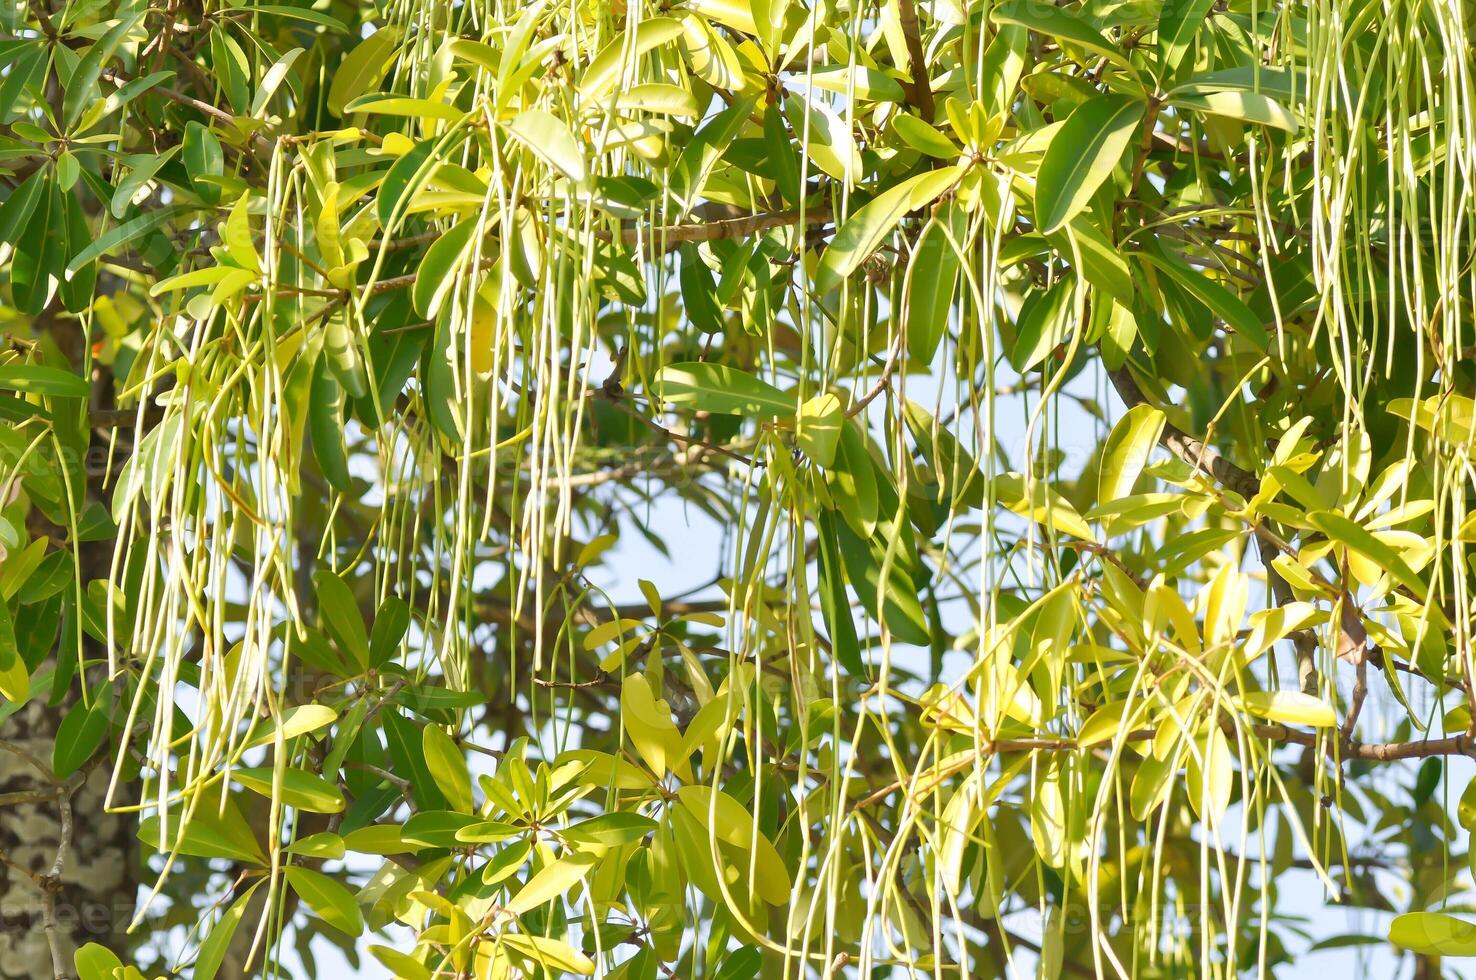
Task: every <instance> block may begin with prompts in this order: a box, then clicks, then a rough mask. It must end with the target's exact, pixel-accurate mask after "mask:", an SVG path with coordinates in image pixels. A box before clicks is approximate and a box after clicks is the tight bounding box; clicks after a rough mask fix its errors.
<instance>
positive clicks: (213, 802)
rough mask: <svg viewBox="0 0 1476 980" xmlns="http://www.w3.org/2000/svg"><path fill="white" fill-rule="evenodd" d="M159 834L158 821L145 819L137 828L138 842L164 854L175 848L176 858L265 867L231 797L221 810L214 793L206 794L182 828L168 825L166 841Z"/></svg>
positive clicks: (257, 847) (261, 854) (239, 808)
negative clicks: (222, 859)
mask: <svg viewBox="0 0 1476 980" xmlns="http://www.w3.org/2000/svg"><path fill="white" fill-rule="evenodd" d="M161 830H162V826H161V823H160V820H159V818H158V817H156V816H154V817H147V818H145V819H144V820H143V822H142V823H141V824H140V825H139V828H138V839H139V840H140V841H142V842H143V843H144V844H145V845H146V846H148V847H150V848H154V849H156V850H162V852H163V853H166V854H167V853H169V851H170V850H172V849H174V848H175V847H176V845H177V846H178V849H179V853H180V854H188V855H191V856H193V857H205V858H225V859H226V860H229V861H245V862H247V863H249V864H256V865H264V864H266V863H267V859H266V855H265V854H264V853H262V850H261V844H260V843H259V842H258V841H257V839H256V835H255V834H253V833H252V831H251V825H250V824H248V823H247V822H246V817H245V816H244V815H243V814H242V812H241V807H240V805H239V804H238V803H237V802H236V801H235V799H234V798H232V797H227V798H226V801H225V806H224V808H222V807H221V806H220V802H219V795H218V793H212V794H209V795H207V797H206V798H205V799H202V800H201V803H200V805H199V806H198V807H196V808H195V813H194V815H193V816H191V817H190V819H189V822H187V823H186V824H185V825H184V826H183V828H181V826H180V822H179V820H178V819H175V820H171V821H170V824H169V839H168V840H164V839H162V837H161Z"/></svg>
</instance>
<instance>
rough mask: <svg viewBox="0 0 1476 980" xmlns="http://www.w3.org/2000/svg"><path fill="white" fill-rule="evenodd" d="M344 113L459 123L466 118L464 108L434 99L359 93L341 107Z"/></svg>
mask: <svg viewBox="0 0 1476 980" xmlns="http://www.w3.org/2000/svg"><path fill="white" fill-rule="evenodd" d="M343 110H344V112H345V113H349V114H352V113H355V112H367V113H369V114H370V115H376V116H404V117H407V118H410V119H440V120H442V121H443V122H449V123H459V122H461V120H463V119H465V118H466V112H465V111H464V110H461V109H458V108H456V107H455V106H454V105H447V104H446V103H444V102H438V101H436V100H435V99H408V98H405V97H403V96H398V95H378V94H374V95H361V96H359V97H358V98H357V99H354V100H353V101H352V102H350V103H349V104H348V105H346V106H344V107H343Z"/></svg>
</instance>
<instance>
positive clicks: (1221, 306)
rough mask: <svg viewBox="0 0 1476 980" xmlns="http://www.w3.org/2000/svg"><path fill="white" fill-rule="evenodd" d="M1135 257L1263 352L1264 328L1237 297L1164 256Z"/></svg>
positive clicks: (1156, 254)
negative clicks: (1168, 279) (1150, 266)
mask: <svg viewBox="0 0 1476 980" xmlns="http://www.w3.org/2000/svg"><path fill="white" fill-rule="evenodd" d="M1139 254H1141V255H1142V256H1143V258H1144V259H1146V260H1147V261H1148V262H1149V263H1150V264H1152V265H1153V267H1154V268H1156V269H1158V270H1159V271H1160V272H1163V273H1165V274H1166V275H1167V276H1168V277H1169V278H1170V279H1172V280H1173V281H1174V282H1175V283H1177V284H1178V285H1180V286H1182V287H1183V288H1184V289H1185V290H1187V291H1188V292H1189V293H1190V295H1192V296H1193V297H1194V298H1195V299H1197V300H1199V301H1200V302H1201V303H1203V304H1204V305H1205V306H1206V307H1208V308H1209V310H1210V312H1212V313H1213V314H1214V315H1215V316H1216V317H1218V318H1219V319H1221V320H1223V321H1224V322H1225V323H1227V324H1229V325H1230V327H1231V329H1233V330H1234V331H1235V332H1236V333H1237V334H1239V335H1240V336H1242V337H1244V338H1245V339H1246V340H1248V341H1250V343H1251V344H1252V346H1254V347H1255V348H1256V350H1261V351H1264V350H1266V349H1267V346H1268V345H1269V344H1270V343H1271V338H1270V336H1269V335H1268V334H1267V333H1266V328H1265V327H1264V326H1262V325H1261V321H1260V319H1259V318H1258V317H1257V316H1256V315H1255V314H1254V313H1252V312H1251V309H1250V307H1248V306H1246V305H1245V301H1244V300H1242V299H1241V298H1240V297H1239V296H1237V295H1235V294H1234V293H1232V292H1231V291H1230V290H1228V289H1226V288H1225V287H1224V286H1222V285H1220V284H1219V283H1217V282H1215V281H1214V280H1212V279H1210V278H1209V277H1207V276H1205V275H1204V274H1202V273H1199V272H1195V271H1194V270H1193V269H1190V268H1189V267H1188V266H1186V265H1184V264H1183V263H1182V262H1180V261H1178V260H1177V259H1174V258H1172V257H1170V256H1169V255H1168V254H1167V253H1163V252H1149V251H1145V252H1141V253H1139Z"/></svg>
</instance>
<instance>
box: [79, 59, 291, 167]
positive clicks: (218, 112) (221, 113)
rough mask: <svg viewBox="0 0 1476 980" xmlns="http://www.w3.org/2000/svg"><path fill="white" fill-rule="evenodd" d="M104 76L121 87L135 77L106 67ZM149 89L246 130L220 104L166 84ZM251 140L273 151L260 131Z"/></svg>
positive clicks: (222, 121)
mask: <svg viewBox="0 0 1476 980" xmlns="http://www.w3.org/2000/svg"><path fill="white" fill-rule="evenodd" d="M102 77H103V78H106V79H107V80H108V81H110V82H112V83H113V84H114V85H117V86H118V87H119V88H122V87H123V86H124V85H126V84H128V83H129V82H131V81H133V79H131V78H129V77H128V76H127V75H124V74H122V73H121V72H116V71H113V70H112V69H104V70H103V72H102ZM149 91H151V92H155V93H157V94H159V95H162V96H164V98H166V99H169V100H170V101H171V102H176V103H178V104H179V105H182V106H186V107H188V108H190V109H194V110H195V111H196V112H202V113H204V114H205V115H207V116H209V117H210V118H212V119H214V120H216V121H217V122H220V123H224V124H225V125H227V126H230V127H233V128H234V129H235V130H236V131H237V132H240V133H245V132H246V128H245V127H244V126H242V125H241V121H240V120H239V119H238V118H236V117H235V116H233V115H231V114H230V113H229V112H226V111H225V110H224V109H221V108H219V107H218V106H213V105H211V104H210V103H209V102H202V101H200V100H199V99H197V98H195V97H194V96H191V95H185V94H184V93H183V92H180V91H177V90H175V89H172V88H169V87H168V86H165V85H155V86H153V88H151V89H149ZM251 142H252V146H254V147H255V148H256V149H257V150H259V151H261V152H263V153H270V152H271V151H272V141H271V140H269V139H267V138H266V137H265V136H263V135H261V134H260V133H252V134H251Z"/></svg>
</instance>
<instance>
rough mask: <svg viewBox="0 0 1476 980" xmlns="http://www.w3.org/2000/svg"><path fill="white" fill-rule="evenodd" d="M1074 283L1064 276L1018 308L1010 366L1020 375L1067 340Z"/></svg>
mask: <svg viewBox="0 0 1476 980" xmlns="http://www.w3.org/2000/svg"><path fill="white" fill-rule="evenodd" d="M1076 288H1077V283H1076V281H1075V280H1073V279H1072V278H1071V277H1069V276H1063V277H1061V278H1060V279H1058V280H1057V281H1056V284H1055V285H1054V286H1052V287H1051V288H1050V289H1049V290H1047V291H1046V292H1045V293H1043V294H1042V293H1039V292H1036V293H1032V294H1031V295H1030V296H1028V297H1027V298H1026V300H1025V303H1024V304H1023V305H1022V306H1021V307H1020V320H1019V324H1018V327H1017V330H1018V332H1017V334H1016V336H1015V345H1014V347H1013V348H1011V349H1010V365H1011V366H1012V367H1013V368H1014V369H1015V370H1016V371H1019V372H1020V373H1022V374H1023V373H1024V372H1026V371H1029V370H1031V369H1032V368H1034V367H1036V366H1037V365H1039V364H1040V363H1041V362H1042V361H1044V360H1045V359H1046V358H1047V357H1050V356H1051V354H1052V353H1054V352H1055V350H1056V349H1057V348H1058V347H1060V346H1061V344H1062V343H1063V342H1064V341H1065V339H1066V331H1067V330H1068V329H1069V328H1070V326H1071V323H1072V317H1071V304H1072V300H1073V299H1075V296H1076Z"/></svg>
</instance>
